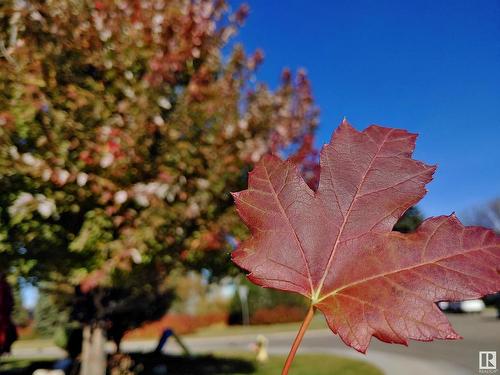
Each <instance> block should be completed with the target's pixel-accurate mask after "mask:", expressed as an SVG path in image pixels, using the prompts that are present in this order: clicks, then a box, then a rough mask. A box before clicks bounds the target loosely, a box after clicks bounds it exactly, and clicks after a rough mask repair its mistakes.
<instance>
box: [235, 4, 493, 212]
mask: <svg viewBox="0 0 500 375" xmlns="http://www.w3.org/2000/svg"><path fill="white" fill-rule="evenodd" d="M240 3H241V2H239V1H232V2H231V4H232V5H233V8H236V6H237V5H238V4H240ZM246 3H247V4H249V5H250V16H249V18H248V20H247V22H246V24H245V26H244V27H243V29H242V30H241V31H240V32H239V35H238V36H237V38H236V39H237V41H239V42H242V43H243V44H244V46H245V49H246V50H247V51H248V52H251V51H253V50H255V49H256V48H262V49H263V50H264V53H265V56H266V57H265V61H264V64H263V65H262V67H261V68H260V70H259V72H258V74H257V78H258V79H259V80H263V81H266V82H268V83H269V85H270V86H271V87H275V86H276V84H277V82H278V78H279V75H280V72H281V70H282V68H283V67H285V66H286V67H289V68H291V69H292V70H296V69H298V68H300V67H303V68H305V69H306V70H307V72H308V74H309V77H310V79H311V81H312V85H313V92H314V96H315V99H316V102H317V104H318V105H319V107H320V109H321V125H320V128H319V131H318V141H317V144H318V146H320V145H321V144H323V143H325V142H327V141H328V140H329V137H330V135H331V133H332V131H333V130H334V129H335V127H336V126H337V125H338V124H339V122H340V121H341V120H342V118H343V116H347V118H348V120H349V121H350V122H351V123H352V124H353V125H354V126H355V127H356V128H357V129H359V130H361V129H364V128H365V127H366V126H368V125H370V124H379V125H386V126H391V127H399V128H405V129H408V130H410V131H412V132H416V133H419V134H420V136H419V139H418V141H417V148H416V153H415V155H416V157H417V158H418V159H420V160H422V161H425V162H427V163H429V164H437V165H438V171H437V173H436V175H435V178H434V181H433V182H432V183H431V184H430V185H428V189H429V193H428V194H427V196H426V197H425V198H424V200H423V201H422V202H421V204H420V208H421V209H422V211H423V213H424V214H425V215H440V214H449V213H451V212H453V211H455V212H457V214H459V215H460V213H462V212H464V211H465V210H467V209H470V208H473V207H474V206H477V205H480V204H481V203H484V202H486V201H488V200H490V199H493V198H495V197H499V196H500V163H499V162H500V2H498V1H493V0H490V1H475V0H470V1H461V0H454V1H450V0H440V1H427V0H419V1H396V0H393V1H385V0H377V1H375V0H372V1H369V0H342V1H338V0H335V1H326V0H324V1H298V0H287V1H264V0H249V1H246Z"/></svg>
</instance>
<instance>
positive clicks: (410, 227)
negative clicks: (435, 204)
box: [393, 207, 424, 233]
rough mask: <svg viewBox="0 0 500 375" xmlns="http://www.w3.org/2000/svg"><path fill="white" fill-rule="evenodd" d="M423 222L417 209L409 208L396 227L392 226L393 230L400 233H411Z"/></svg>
mask: <svg viewBox="0 0 500 375" xmlns="http://www.w3.org/2000/svg"><path fill="white" fill-rule="evenodd" d="M423 220H424V218H423V216H422V214H421V212H420V210H419V209H418V208H417V207H410V209H409V210H408V211H406V212H405V213H404V215H403V216H401V218H400V219H399V220H398V222H397V223H396V225H394V228H393V230H395V231H398V232H402V233H409V232H413V231H414V230H415V229H417V227H418V226H419V225H420V223H421V222H422V221H423Z"/></svg>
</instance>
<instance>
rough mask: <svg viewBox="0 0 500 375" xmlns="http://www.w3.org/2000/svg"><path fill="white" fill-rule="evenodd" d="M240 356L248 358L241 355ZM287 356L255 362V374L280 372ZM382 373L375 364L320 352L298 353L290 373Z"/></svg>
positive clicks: (377, 374) (356, 374) (379, 374)
mask: <svg viewBox="0 0 500 375" xmlns="http://www.w3.org/2000/svg"><path fill="white" fill-rule="evenodd" d="M239 358H248V359H250V358H249V357H248V356H241V357H239ZM285 360H286V357H284V356H272V357H271V358H270V359H269V361H267V362H266V363H262V364H261V363H255V362H254V366H255V371H254V372H252V373H251V374H254V375H276V374H280V373H281V370H282V368H283V364H284V363H285ZM360 374H362V375H382V372H381V371H380V370H379V369H377V368H376V367H374V366H373V365H371V364H369V363H367V362H362V361H357V360H353V359H348V358H342V357H337V356H329V355H320V354H301V355H298V356H297V357H296V358H295V360H294V362H293V364H292V367H291V369H290V375H360Z"/></svg>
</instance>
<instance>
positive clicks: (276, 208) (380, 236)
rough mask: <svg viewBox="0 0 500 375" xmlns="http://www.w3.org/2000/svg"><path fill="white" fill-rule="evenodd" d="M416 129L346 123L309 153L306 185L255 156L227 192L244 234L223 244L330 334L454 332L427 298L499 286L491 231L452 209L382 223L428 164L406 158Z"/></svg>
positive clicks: (394, 336)
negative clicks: (400, 223) (316, 175)
mask: <svg viewBox="0 0 500 375" xmlns="http://www.w3.org/2000/svg"><path fill="white" fill-rule="evenodd" d="M415 139H416V135H415V134H411V133H408V132H407V131H405V130H400V129H391V128H384V127H380V126H370V127H369V128H367V129H366V130H364V131H362V132H358V131H356V130H355V129H353V128H352V127H351V126H350V125H349V124H348V123H347V122H346V121H344V122H343V123H342V124H341V125H340V127H339V128H338V129H337V130H336V131H335V133H334V135H333V137H332V140H331V142H330V143H329V144H327V145H325V146H324V148H323V150H322V152H321V175H320V181H319V186H318V189H317V191H313V190H311V189H310V188H309V187H308V186H307V184H306V183H305V182H304V180H303V178H302V177H301V175H300V172H299V171H298V169H297V167H296V166H295V165H294V164H293V163H292V162H290V161H282V160H281V159H279V158H277V157H274V156H266V157H264V158H263V160H262V161H260V162H259V163H258V164H257V165H256V167H255V169H254V170H253V171H252V172H251V173H250V175H249V183H248V189H247V190H244V191H242V192H239V193H235V194H234V198H235V201H236V205H237V208H238V212H239V214H240V216H241V218H242V219H243V221H244V222H245V223H246V224H247V226H248V227H249V228H250V230H251V233H252V236H251V238H250V239H248V240H247V241H245V242H243V243H242V244H241V245H240V247H239V248H238V249H237V250H236V251H235V252H234V253H233V261H234V262H235V263H236V264H237V265H239V266H241V267H242V268H244V269H246V270H248V271H250V274H249V275H248V278H249V279H250V280H251V281H252V282H254V283H256V284H258V285H261V286H264V287H270V288H276V289H281V290H285V291H291V292H297V293H300V294H302V295H304V296H305V297H307V298H309V299H310V300H311V303H312V305H313V306H314V307H317V308H318V309H319V310H321V311H322V312H323V313H324V314H325V316H326V320H327V322H328V325H329V327H330V328H331V330H332V331H333V332H334V333H337V334H338V335H339V336H340V337H341V338H342V340H343V341H344V342H345V343H346V344H347V345H349V346H352V347H353V348H355V349H356V350H358V351H360V352H365V351H366V349H367V347H368V345H369V343H370V339H371V337H372V336H375V337H377V338H378V339H380V340H382V341H385V342H389V343H399V344H405V345H406V344H407V340H408V339H414V340H421V341H430V340H432V339H435V338H438V339H456V338H459V335H458V334H457V333H456V332H455V331H454V330H453V328H452V327H451V325H450V324H449V322H448V320H447V319H446V317H445V316H444V314H443V313H441V311H440V310H439V308H438V307H437V306H436V302H438V301H451V300H464V299H471V298H479V297H481V296H483V295H485V294H487V293H493V292H496V291H498V290H500V237H499V236H497V235H495V234H494V233H493V232H492V231H491V230H488V229H485V228H481V227H464V226H463V225H462V224H461V223H460V222H459V220H458V219H457V218H456V217H455V215H451V216H440V217H434V218H430V219H428V220H426V221H424V222H423V223H422V224H421V225H420V227H419V228H418V229H417V230H416V231H415V232H414V233H409V234H402V233H398V232H394V231H392V228H393V226H394V224H395V223H396V222H397V220H398V219H399V218H400V217H401V216H402V214H403V213H404V212H405V211H406V210H407V209H409V208H410V207H411V206H413V205H415V204H416V203H417V202H418V201H419V200H420V199H421V198H422V197H423V196H424V195H425V193H426V189H425V184H427V183H428V182H429V181H431V179H432V175H433V173H434V170H435V167H434V166H429V165H426V164H424V163H422V162H419V161H416V160H413V159H412V158H411V155H412V152H413V148H414V144H415Z"/></svg>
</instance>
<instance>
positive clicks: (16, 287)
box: [12, 280, 31, 327]
mask: <svg viewBox="0 0 500 375" xmlns="http://www.w3.org/2000/svg"><path fill="white" fill-rule="evenodd" d="M12 285H13V288H12V295H13V297H14V309H13V310H12V321H13V322H14V324H15V325H16V326H17V327H27V326H28V325H29V324H30V322H31V314H30V311H29V310H28V309H27V308H26V307H25V306H24V305H23V299H22V296H21V282H20V281H19V280H17V282H15V283H12Z"/></svg>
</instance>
